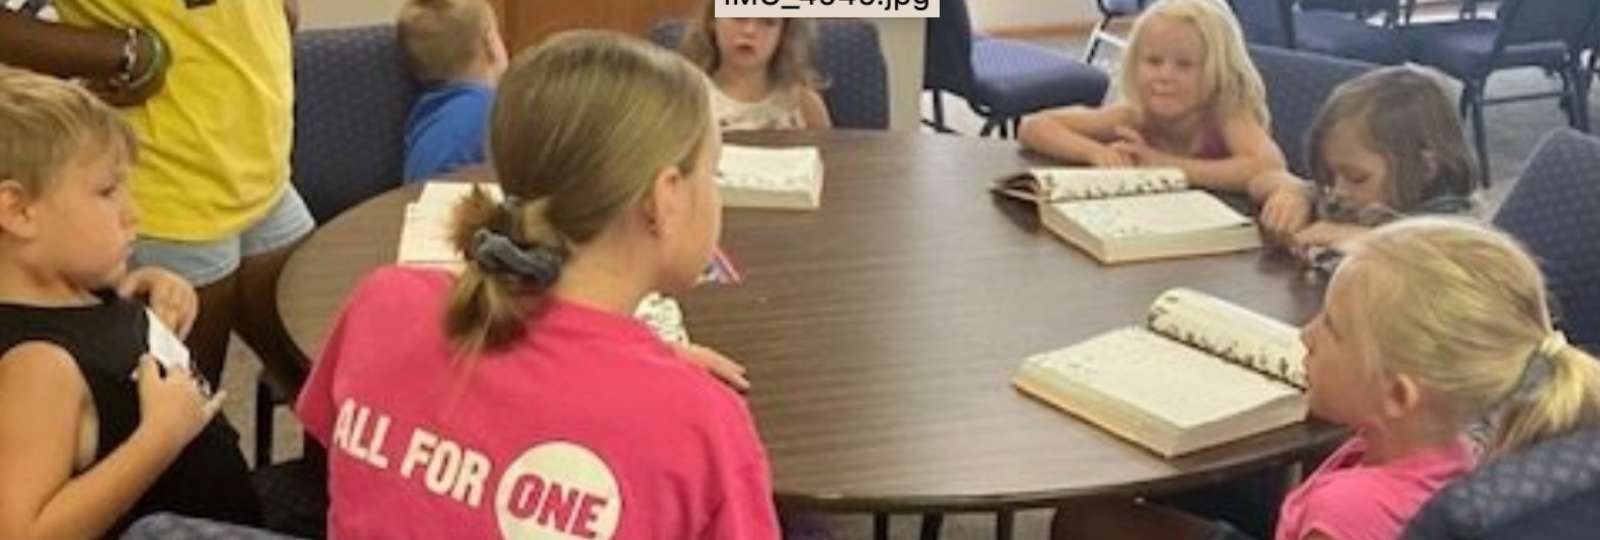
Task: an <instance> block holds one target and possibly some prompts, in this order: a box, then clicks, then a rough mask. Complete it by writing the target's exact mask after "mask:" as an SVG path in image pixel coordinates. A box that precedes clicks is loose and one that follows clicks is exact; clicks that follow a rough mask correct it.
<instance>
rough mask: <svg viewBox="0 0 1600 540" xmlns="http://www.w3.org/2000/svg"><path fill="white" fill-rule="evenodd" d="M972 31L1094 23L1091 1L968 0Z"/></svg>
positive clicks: (1094, 17)
mask: <svg viewBox="0 0 1600 540" xmlns="http://www.w3.org/2000/svg"><path fill="white" fill-rule="evenodd" d="M967 11H968V12H969V13H970V14H971V15H972V27H973V28H976V29H977V30H979V31H985V32H987V31H994V30H996V29H1005V28H1039V27H1048V26H1058V25H1070V24H1081V23H1084V22H1094V21H1095V20H1097V19H1099V18H1100V12H1099V11H1098V10H1096V9H1095V7H1094V0H968V2H967Z"/></svg>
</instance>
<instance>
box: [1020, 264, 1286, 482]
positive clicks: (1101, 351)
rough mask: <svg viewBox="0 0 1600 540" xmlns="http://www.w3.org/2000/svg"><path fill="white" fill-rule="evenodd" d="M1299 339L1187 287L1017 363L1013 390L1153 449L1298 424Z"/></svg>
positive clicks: (1188, 446)
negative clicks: (1123, 322)
mask: <svg viewBox="0 0 1600 540" xmlns="http://www.w3.org/2000/svg"><path fill="white" fill-rule="evenodd" d="M1305 354H1306V351H1305V346H1304V345H1303V344H1302V343H1301V342H1300V339H1299V333H1298V332H1297V331H1296V329H1295V328H1294V327H1291V326H1289V325H1287V324H1284V323H1282V322H1279V321H1277V320H1274V319H1271V318H1269V317H1266V316H1264V315H1261V314H1258V313H1256V312H1253V311H1250V310H1248V309H1245V308H1242V307H1239V306H1237V305H1234V304H1232V303H1229V302H1227V301H1225V300H1221V299H1219V298H1216V297H1213V296H1209V295H1206V294H1203V293H1200V292H1196V291H1193V290H1189V289H1182V288H1179V289H1172V290H1169V291H1167V292H1165V293H1162V294H1161V296H1160V297H1159V298H1157V299H1156V301H1155V303H1154V304H1153V305H1151V306H1150V310H1149V313H1148V315H1147V318H1146V321H1145V324H1143V325H1136V326H1129V327H1125V328H1120V329H1117V330H1112V331H1110V332H1106V333H1104V334H1100V335H1098V336H1096V337H1093V338H1090V339H1088V340H1086V341H1083V342H1081V343H1078V344H1076V345H1072V346H1069V347H1066V348H1063V349H1059V350H1055V351H1050V352H1046V353H1043V354H1039V355H1036V356H1033V357H1031V358H1028V359H1027V360H1025V361H1023V363H1022V367H1021V368H1020V369H1018V370H1017V374H1016V376H1015V378H1014V379H1013V380H1012V382H1013V384H1015V385H1016V387H1017V388H1018V389H1020V390H1022V391H1023V392H1025V393H1027V394H1029V395H1031V396H1034V397H1036V398H1038V399H1040V400H1042V401H1045V402H1047V403H1050V404H1052V405H1054V406H1056V407H1059V408H1061V409H1064V410H1066V411H1067V412H1070V413H1072V414H1073V415H1075V416H1078V417H1080V418H1082V419H1084V420H1085V421H1088V422H1089V423H1092V424H1095V425H1097V426H1100V427H1101V428H1103V429H1105V430H1106V431H1109V432H1111V433H1113V434H1116V435H1118V436H1120V437H1123V438H1125V439H1128V440H1131V441H1133V442H1135V443H1138V444H1140V445H1142V446H1144V447H1146V448H1149V449H1150V450H1153V451H1155V452H1156V453H1158V454H1161V455H1163V456H1168V457H1170V456H1176V455H1181V454H1186V453H1189V452H1193V451H1195V450H1200V449H1203V448H1207V447H1211V446H1215V445H1218V444H1222V443H1226V442H1229V441H1233V440H1237V439H1242V438H1244V437H1247V436H1250V435H1253V434H1257V433H1261V432H1264V431H1268V430H1272V429H1275V428H1279V427H1283V426H1286V425H1290V424H1294V423H1297V422H1301V421H1303V420H1304V419H1305V416H1306V410H1307V404H1306V398H1305V393H1304V390H1305V388H1306V373H1305V366H1304V363H1303V361H1304V358H1305Z"/></svg>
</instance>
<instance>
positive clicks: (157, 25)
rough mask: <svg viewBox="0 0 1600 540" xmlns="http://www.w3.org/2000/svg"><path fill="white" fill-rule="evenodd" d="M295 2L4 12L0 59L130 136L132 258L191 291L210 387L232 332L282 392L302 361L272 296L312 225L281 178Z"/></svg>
mask: <svg viewBox="0 0 1600 540" xmlns="http://www.w3.org/2000/svg"><path fill="white" fill-rule="evenodd" d="M295 2H296V0H163V1H145V0H55V2H54V6H55V9H56V11H57V12H58V13H59V14H60V18H61V21H62V22H61V23H60V24H56V23H48V22H43V21H39V20H36V19H34V18H32V17H29V16H27V15H23V14H21V13H16V12H9V11H6V10H3V9H0V63H6V64H10V65H14V66H20V67H24V68H28V69H32V70H34V71H39V72H43V73H48V74H52V75H56V76H60V77H71V78H78V79H81V80H83V81H84V82H85V84H87V85H88V86H89V87H90V88H91V89H94V90H96V91H97V92H98V93H99V94H100V95H101V96H102V97H104V98H105V99H106V100H107V101H109V102H111V103H113V104H116V105H119V106H121V107H122V110H123V113H124V117H125V118H126V119H127V120H128V122H129V123H130V124H132V125H133V127H134V130H135V131H136V132H137V134H138V136H139V142H140V147H139V153H138V160H137V163H136V164H135V165H134V170H133V174H132V179H133V180H132V188H133V194H134V200H135V202H136V203H137V206H138V209H139V239H138V241H137V243H136V244H135V247H134V255H133V258H134V263H135V265H139V266H143V265H156V266H161V267H164V268H167V269H168V270H171V271H173V272H176V273H177V274H179V275H181V276H183V277H184V278H186V279H188V280H189V282H190V283H193V284H194V285H195V286H196V288H197V289H198V292H199V297H200V310H199V315H198V317H197V318H196V320H195V324H194V328H193V329H192V330H191V331H190V333H189V337H188V345H189V347H190V349H191V350H192V351H193V353H194V354H193V356H194V359H195V362H196V363H197V364H198V367H199V371H200V372H201V373H203V374H204V375H205V376H206V377H207V378H209V379H210V380H211V381H212V382H213V383H216V382H218V381H220V379H221V374H222V367H223V362H224V359H225V358H226V353H227V346H228V339H229V335H230V333H231V331H233V330H238V331H239V334H240V336H241V337H243V338H244V340H245V342H246V343H247V344H248V345H249V346H250V347H251V348H252V349H254V350H255V351H256V353H257V354H258V355H259V356H261V358H262V359H263V360H264V362H265V363H267V364H268V365H267V368H268V371H269V374H270V376H272V377H273V378H274V379H276V382H278V383H280V388H285V389H291V390H292V389H293V387H294V385H295V384H297V383H298V381H299V380H300V378H301V374H302V373H303V370H304V367H303V360H302V359H301V358H302V357H301V355H300V353H299V351H298V349H296V348H295V347H294V346H293V345H292V342H291V341H290V340H289V339H288V337H287V334H286V333H285V332H284V331H283V328H282V323H281V321H280V320H279V319H278V313H277V304H276V300H275V296H276V290H277V280H278V273H279V271H280V270H281V269H282V267H283V263H284V261H285V260H286V259H287V257H288V254H289V252H290V251H291V250H292V248H293V247H294V246H295V245H296V244H297V243H298V242H299V241H300V239H302V238H303V237H304V236H305V235H306V234H307V233H309V232H310V231H311V229H312V228H313V226H314V225H315V224H314V222H313V220H312V218H311V214H310V213H309V212H308V211H307V210H306V206H305V203H304V202H303V201H301V199H300V196H299V195H298V194H297V193H295V190H294V187H293V185H291V184H290V182H289V150H290V146H291V143H292V137H293V122H294V119H293V115H294V86H293V65H292V61H291V57H290V51H291V42H290V35H291V33H292V31H293V25H294V14H295V12H296V9H295V5H294V3H295ZM285 384H286V385H287V386H284V385H285Z"/></svg>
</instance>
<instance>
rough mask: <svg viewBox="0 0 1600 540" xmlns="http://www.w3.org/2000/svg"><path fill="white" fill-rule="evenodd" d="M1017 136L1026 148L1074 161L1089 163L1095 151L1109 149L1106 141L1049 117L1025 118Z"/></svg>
mask: <svg viewBox="0 0 1600 540" xmlns="http://www.w3.org/2000/svg"><path fill="white" fill-rule="evenodd" d="M1017 137H1018V138H1019V139H1021V140H1022V146H1023V147H1025V148H1028V149H1030V150H1033V151H1035V152H1039V153H1042V154H1046V155H1050V156H1053V157H1056V158H1060V159H1063V160H1066V161H1071V162H1074V163H1087V162H1089V159H1090V157H1091V156H1093V155H1094V154H1095V153H1097V152H1103V151H1105V150H1107V149H1108V147H1107V146H1106V145H1105V144H1104V143H1101V142H1100V141H1096V140H1094V139H1092V138H1090V137H1088V136H1085V135H1083V134H1080V133H1078V132H1076V131H1073V130H1072V128H1069V127H1067V126H1064V125H1062V124H1061V123H1060V122H1058V121H1056V120H1054V119H1051V118H1048V117H1032V118H1026V119H1024V120H1023V121H1022V127H1021V128H1019V129H1018V130H1017Z"/></svg>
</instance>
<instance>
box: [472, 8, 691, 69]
mask: <svg viewBox="0 0 1600 540" xmlns="http://www.w3.org/2000/svg"><path fill="white" fill-rule="evenodd" d="M706 1H709V0H490V3H491V4H493V5H494V7H495V13H497V14H499V15H500V28H501V32H502V33H504V34H505V39H506V46H507V47H508V48H509V50H510V51H511V52H512V54H513V55H515V54H516V52H517V51H520V50H522V49H524V48H526V47H528V46H530V45H533V44H536V43H538V42H539V40H541V39H544V37H545V36H548V35H550V34H553V33H555V32H560V31H562V30H572V29H577V28H606V29H611V30H619V31H623V32H628V33H630V34H634V35H638V36H645V34H646V32H648V31H649V30H650V27H651V26H652V25H654V24H655V23H656V21H659V20H661V19H665V18H673V17H678V18H688V17H691V16H693V15H694V14H695V13H697V12H698V11H699V9H701V7H702V6H703V5H704V2H706Z"/></svg>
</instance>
